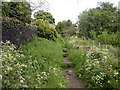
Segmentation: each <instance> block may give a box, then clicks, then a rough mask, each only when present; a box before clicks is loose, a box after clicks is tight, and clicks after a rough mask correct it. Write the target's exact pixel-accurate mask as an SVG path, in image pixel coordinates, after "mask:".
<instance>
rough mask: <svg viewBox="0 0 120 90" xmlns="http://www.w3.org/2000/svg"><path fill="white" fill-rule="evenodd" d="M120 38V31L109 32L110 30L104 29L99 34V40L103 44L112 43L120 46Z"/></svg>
mask: <svg viewBox="0 0 120 90" xmlns="http://www.w3.org/2000/svg"><path fill="white" fill-rule="evenodd" d="M119 38H120V35H119V32H116V33H111V34H109V33H108V32H105V31H104V32H102V34H101V35H99V36H98V41H99V42H101V43H103V44H112V45H115V46H119V47H120V42H119Z"/></svg>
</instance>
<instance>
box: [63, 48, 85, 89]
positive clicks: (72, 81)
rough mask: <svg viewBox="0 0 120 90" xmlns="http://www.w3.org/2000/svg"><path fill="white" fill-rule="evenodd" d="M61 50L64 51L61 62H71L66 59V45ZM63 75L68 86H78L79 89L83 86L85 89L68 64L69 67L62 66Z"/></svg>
mask: <svg viewBox="0 0 120 90" xmlns="http://www.w3.org/2000/svg"><path fill="white" fill-rule="evenodd" d="M63 52H64V61H63V63H64V64H68V65H70V64H72V62H71V61H70V60H68V57H67V48H66V47H65V48H64V50H63ZM64 77H65V79H67V81H68V82H69V88H79V89H82V88H84V89H85V87H84V86H83V83H82V81H81V80H80V79H79V78H78V77H77V76H76V74H75V69H74V67H71V66H69V67H66V68H64Z"/></svg>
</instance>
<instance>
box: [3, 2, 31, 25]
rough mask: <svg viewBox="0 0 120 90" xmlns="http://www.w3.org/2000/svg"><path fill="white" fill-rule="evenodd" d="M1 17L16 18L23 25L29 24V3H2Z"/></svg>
mask: <svg viewBox="0 0 120 90" xmlns="http://www.w3.org/2000/svg"><path fill="white" fill-rule="evenodd" d="M2 16H5V17H10V18H16V19H18V20H20V21H22V22H23V23H30V22H31V10H30V3H29V2H2Z"/></svg>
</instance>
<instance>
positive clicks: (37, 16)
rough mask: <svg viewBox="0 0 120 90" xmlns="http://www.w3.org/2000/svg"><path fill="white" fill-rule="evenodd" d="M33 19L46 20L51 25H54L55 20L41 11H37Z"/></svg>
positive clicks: (49, 14) (47, 13)
mask: <svg viewBox="0 0 120 90" xmlns="http://www.w3.org/2000/svg"><path fill="white" fill-rule="evenodd" d="M34 17H35V19H43V20H47V21H48V22H49V23H51V24H53V23H55V19H54V18H53V16H52V15H51V13H49V12H45V11H43V10H39V11H37V12H35V13H34Z"/></svg>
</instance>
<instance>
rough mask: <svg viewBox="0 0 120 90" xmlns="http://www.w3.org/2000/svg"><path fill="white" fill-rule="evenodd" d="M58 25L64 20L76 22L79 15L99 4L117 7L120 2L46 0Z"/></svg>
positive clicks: (103, 0)
mask: <svg viewBox="0 0 120 90" xmlns="http://www.w3.org/2000/svg"><path fill="white" fill-rule="evenodd" d="M46 1H48V3H49V6H50V10H49V12H51V14H52V15H53V17H54V18H55V21H56V23H57V22H59V21H62V20H68V19H70V20H72V21H73V22H76V20H77V17H78V15H79V14H80V13H81V12H82V11H84V10H85V9H89V8H93V7H96V6H97V2H111V3H114V4H115V5H116V6H117V5H118V2H119V0H46Z"/></svg>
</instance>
